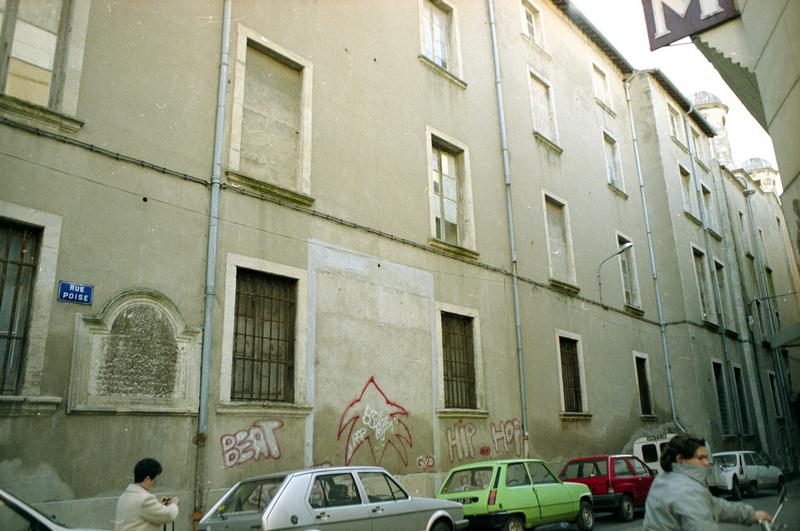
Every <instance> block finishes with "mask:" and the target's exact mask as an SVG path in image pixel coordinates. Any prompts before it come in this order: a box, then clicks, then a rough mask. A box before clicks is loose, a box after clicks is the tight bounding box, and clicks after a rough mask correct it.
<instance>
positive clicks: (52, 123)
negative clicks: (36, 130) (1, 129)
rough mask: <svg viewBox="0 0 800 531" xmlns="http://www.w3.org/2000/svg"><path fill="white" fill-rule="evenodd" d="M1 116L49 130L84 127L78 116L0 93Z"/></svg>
mask: <svg viewBox="0 0 800 531" xmlns="http://www.w3.org/2000/svg"><path fill="white" fill-rule="evenodd" d="M0 116H3V117H4V118H8V119H9V120H12V121H14V122H19V123H22V124H24V125H28V126H31V127H41V128H43V129H46V130H48V131H59V132H64V133H77V132H78V131H79V130H80V128H81V127H83V122H82V121H81V120H78V119H77V118H74V117H72V116H67V115H66V114H61V113H59V112H57V111H54V110H52V109H48V108H47V107H42V106H41V105H36V104H34V103H29V102H27V101H24V100H21V99H18V98H14V97H13V96H6V95H4V94H0Z"/></svg>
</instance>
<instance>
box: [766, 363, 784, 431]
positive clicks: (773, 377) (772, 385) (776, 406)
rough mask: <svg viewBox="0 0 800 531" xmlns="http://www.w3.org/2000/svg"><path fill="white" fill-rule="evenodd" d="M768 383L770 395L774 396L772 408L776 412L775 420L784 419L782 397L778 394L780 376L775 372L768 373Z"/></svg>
mask: <svg viewBox="0 0 800 531" xmlns="http://www.w3.org/2000/svg"><path fill="white" fill-rule="evenodd" d="M767 381H768V383H769V393H770V396H772V407H773V410H774V411H775V418H777V419H782V418H783V406H782V405H781V400H780V398H779V397H780V395H779V394H778V375H777V374H776V373H775V371H769V370H768V371H767Z"/></svg>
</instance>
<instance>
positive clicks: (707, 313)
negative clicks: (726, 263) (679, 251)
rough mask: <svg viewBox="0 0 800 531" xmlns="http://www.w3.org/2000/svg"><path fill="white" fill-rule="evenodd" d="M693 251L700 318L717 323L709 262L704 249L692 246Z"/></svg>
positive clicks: (693, 266)
mask: <svg viewBox="0 0 800 531" xmlns="http://www.w3.org/2000/svg"><path fill="white" fill-rule="evenodd" d="M690 247H691V251H692V268H693V269H694V277H695V286H696V288H697V300H698V303H699V308H700V316H701V318H702V320H703V321H706V322H709V323H716V322H717V320H716V318H715V315H714V313H715V305H714V289H713V285H711V286H710V285H709V283H710V281H711V272H710V271H709V270H708V260H707V259H706V252H705V250H703V249H702V248H700V247H698V246H696V245H694V244H690ZM698 260H699V263H700V267H701V270H702V273H703V278H702V279H701V278H700V277H699V276H698V269H697V264H698ZM709 287H710V288H711V289H709Z"/></svg>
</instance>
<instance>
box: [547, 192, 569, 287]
mask: <svg viewBox="0 0 800 531" xmlns="http://www.w3.org/2000/svg"><path fill="white" fill-rule="evenodd" d="M544 203H545V215H546V221H547V242H548V247H549V251H550V255H549V256H550V278H552V279H555V280H560V281H562V282H567V283H574V282H575V265H574V263H573V260H572V248H571V245H570V238H569V228H568V220H567V214H566V212H565V209H566V206H565V205H564V203H561V202H560V201H558V200H557V199H555V198H553V197H551V196H549V195H545V201H544Z"/></svg>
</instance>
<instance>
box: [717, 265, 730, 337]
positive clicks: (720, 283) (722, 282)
mask: <svg viewBox="0 0 800 531" xmlns="http://www.w3.org/2000/svg"><path fill="white" fill-rule="evenodd" d="M714 269H715V273H716V274H715V280H716V282H717V288H718V289H719V296H720V301H719V302H720V306H721V307H722V311H723V312H724V315H725V323H726V324H727V327H728V329H729V330H734V329H735V325H734V323H735V319H734V315H733V309H732V307H731V299H730V297H729V296H728V291H727V290H728V283H727V281H726V279H725V266H724V265H722V264H721V263H720V262H717V261H716V260H715V261H714Z"/></svg>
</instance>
